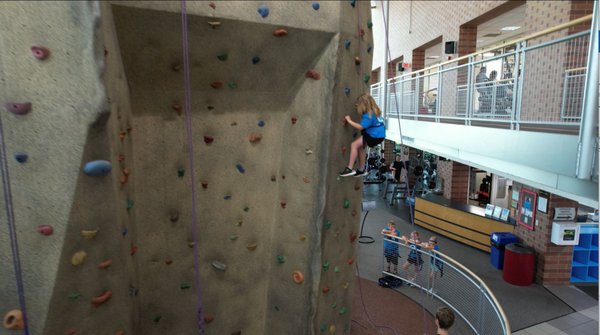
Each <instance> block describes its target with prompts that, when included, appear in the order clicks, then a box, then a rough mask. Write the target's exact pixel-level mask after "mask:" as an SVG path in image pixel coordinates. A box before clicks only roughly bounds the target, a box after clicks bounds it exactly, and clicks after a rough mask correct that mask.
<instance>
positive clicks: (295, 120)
mask: <svg viewBox="0 0 600 335" xmlns="http://www.w3.org/2000/svg"><path fill="white" fill-rule="evenodd" d="M296 122H298V118H297V117H295V116H292V124H296Z"/></svg>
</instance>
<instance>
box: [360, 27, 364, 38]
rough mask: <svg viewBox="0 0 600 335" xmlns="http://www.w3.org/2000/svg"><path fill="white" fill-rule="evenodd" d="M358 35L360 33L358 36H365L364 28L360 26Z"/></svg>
mask: <svg viewBox="0 0 600 335" xmlns="http://www.w3.org/2000/svg"><path fill="white" fill-rule="evenodd" d="M359 35H360V37H364V36H365V30H364V29H362V28H361V29H360V33H359Z"/></svg>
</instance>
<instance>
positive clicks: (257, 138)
mask: <svg viewBox="0 0 600 335" xmlns="http://www.w3.org/2000/svg"><path fill="white" fill-rule="evenodd" d="M248 140H249V141H250V143H256V142H260V140H262V135H261V134H256V133H252V134H250V138H249V139H248Z"/></svg>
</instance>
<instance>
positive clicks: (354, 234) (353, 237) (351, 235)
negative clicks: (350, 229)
mask: <svg viewBox="0 0 600 335" xmlns="http://www.w3.org/2000/svg"><path fill="white" fill-rule="evenodd" d="M357 238H358V234H356V233H351V234H350V243H352V242H354V241H356V239H357Z"/></svg>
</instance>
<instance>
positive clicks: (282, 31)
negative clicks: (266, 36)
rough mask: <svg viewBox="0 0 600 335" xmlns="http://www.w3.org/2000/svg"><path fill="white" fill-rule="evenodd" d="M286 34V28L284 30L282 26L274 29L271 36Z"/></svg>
mask: <svg viewBox="0 0 600 335" xmlns="http://www.w3.org/2000/svg"><path fill="white" fill-rule="evenodd" d="M287 34H288V32H287V30H285V29H283V28H279V29H276V30H275V31H274V32H273V36H277V37H283V36H286V35H287Z"/></svg>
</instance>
